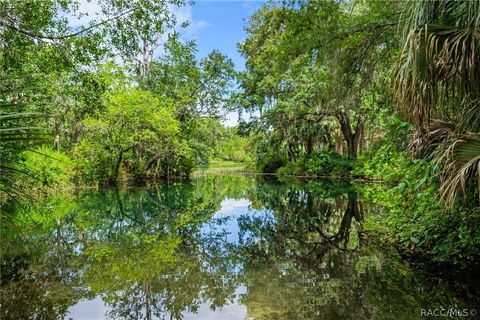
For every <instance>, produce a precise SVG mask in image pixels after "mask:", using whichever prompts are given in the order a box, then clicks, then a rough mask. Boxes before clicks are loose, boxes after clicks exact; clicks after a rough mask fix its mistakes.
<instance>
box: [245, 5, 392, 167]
mask: <svg viewBox="0 0 480 320" xmlns="http://www.w3.org/2000/svg"><path fill="white" fill-rule="evenodd" d="M397 6H398V4H397V3H393V2H388V3H378V2H366V3H354V4H352V3H350V2H343V1H340V2H333V1H332V2H325V1H322V2H303V1H290V2H285V3H283V4H281V5H277V4H271V5H265V6H264V7H262V9H260V10H259V11H258V12H256V13H255V14H254V15H253V16H252V17H251V19H250V21H249V26H248V27H247V33H248V38H247V39H246V40H245V42H243V43H242V44H240V51H241V52H242V54H243V55H244V56H245V57H246V59H247V71H246V72H245V73H244V74H243V78H242V79H243V81H242V86H243V88H244V91H245V99H244V104H245V106H246V107H247V108H249V109H250V110H252V109H257V110H259V111H260V114H264V113H267V112H269V109H278V108H281V109H280V110H279V117H277V118H276V119H277V120H276V121H273V122H270V123H269V125H272V126H273V127H274V128H275V129H278V130H280V131H282V132H283V136H284V137H286V143H287V149H291V146H292V145H299V144H300V145H302V144H304V145H305V147H304V149H305V150H307V153H308V150H311V148H312V147H311V143H312V140H315V138H314V137H315V135H316V131H315V130H312V131H310V132H306V134H307V136H306V139H305V140H304V141H305V142H304V143H302V141H301V140H299V139H298V138H293V137H292V136H291V135H288V136H290V138H287V134H286V132H287V128H289V127H297V128H298V127H308V126H311V125H312V124H311V123H312V122H319V121H322V120H324V119H332V118H333V119H335V121H336V122H337V124H338V125H337V127H336V128H335V129H336V130H338V133H339V134H340V136H341V137H342V140H343V141H342V142H341V144H345V145H346V147H345V148H343V147H340V146H339V148H338V149H339V150H342V149H345V150H346V154H347V155H348V156H349V157H351V158H355V157H356V156H357V154H358V153H359V151H360V149H361V148H362V146H363V145H364V140H365V137H366V136H367V135H368V132H366V131H367V130H366V128H365V124H366V123H368V122H369V121H370V120H368V116H370V114H369V110H368V108H369V106H367V105H365V104H364V103H363V101H364V97H365V96H366V95H368V94H372V93H377V96H378V97H379V100H380V101H382V100H383V102H384V101H388V100H389V98H388V95H386V94H385V92H382V91H381V90H379V89H380V88H382V87H385V86H388V78H387V77H385V74H386V73H387V72H388V69H389V67H390V63H389V62H390V61H392V59H393V58H394V57H395V54H396V51H395V44H396V37H395V26H396V24H397V23H396V16H397V12H398V10H397ZM380 93H381V94H380ZM265 110H267V111H265ZM292 115H294V116H292ZM289 140H290V141H289ZM334 143H335V142H334ZM288 145H290V146H288ZM289 153H292V152H291V151H289ZM290 157H291V158H293V157H292V156H290Z"/></svg>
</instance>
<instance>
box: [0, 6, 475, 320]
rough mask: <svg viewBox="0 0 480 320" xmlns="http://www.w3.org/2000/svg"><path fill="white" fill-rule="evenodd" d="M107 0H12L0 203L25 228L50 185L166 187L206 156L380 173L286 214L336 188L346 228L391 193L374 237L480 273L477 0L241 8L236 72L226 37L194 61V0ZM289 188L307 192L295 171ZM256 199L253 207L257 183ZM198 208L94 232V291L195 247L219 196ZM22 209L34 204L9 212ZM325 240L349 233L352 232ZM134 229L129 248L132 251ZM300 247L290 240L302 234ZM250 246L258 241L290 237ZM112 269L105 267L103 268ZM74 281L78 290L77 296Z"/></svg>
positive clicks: (90, 274) (145, 274)
mask: <svg viewBox="0 0 480 320" xmlns="http://www.w3.org/2000/svg"><path fill="white" fill-rule="evenodd" d="M97 2H98V3H97ZM95 3H96V4H97V5H98V7H99V10H101V12H102V15H101V17H102V16H103V17H109V18H108V19H105V20H102V19H101V18H92V19H93V20H92V21H91V22H90V23H89V24H88V25H81V26H76V27H73V26H71V25H70V24H69V21H68V19H67V18H66V15H69V16H71V17H76V18H81V17H80V16H78V13H76V9H77V7H78V6H79V5H80V2H79V1H76V0H72V1H63V0H45V1H37V0H24V1H1V2H0V38H1V44H0V45H1V49H0V50H1V54H0V66H1V68H0V78H1V82H0V107H1V110H0V161H1V163H0V209H1V211H2V212H1V217H2V219H5V221H8V222H12V221H13V222H15V227H20V229H21V227H23V226H22V224H23V223H25V224H26V225H28V228H27V232H28V231H29V230H31V229H34V228H33V227H32V226H31V224H29V223H28V222H27V220H28V219H26V218H25V217H26V216H28V214H26V213H24V214H20V213H19V212H23V211H22V210H27V209H25V208H27V207H28V206H27V205H25V204H26V203H28V202H32V201H33V199H35V201H38V200H39V199H40V198H42V196H46V195H48V194H49V193H53V192H54V191H62V192H63V193H67V191H77V190H78V189H81V188H83V187H104V186H114V187H118V186H120V185H124V186H126V185H131V186H133V185H137V186H138V185H142V184H149V183H151V182H159V181H160V180H162V179H163V180H169V183H171V181H170V180H172V179H185V180H188V178H191V177H192V173H193V172H194V171H195V173H201V174H203V173H221V172H238V171H245V170H246V169H248V170H251V171H257V172H259V173H274V174H278V175H280V176H284V177H283V178H288V177H286V176H289V175H299V176H307V177H311V178H314V179H316V178H318V177H330V178H335V179H337V178H340V179H341V180H347V179H352V180H353V179H358V180H360V179H362V180H367V181H368V180H375V181H376V182H382V183H381V184H375V185H370V186H366V187H364V188H359V190H357V191H356V192H354V191H355V190H353V189H355V188H353V189H351V190H350V189H349V191H348V192H346V195H345V194H343V197H340V198H339V199H337V197H335V199H329V200H328V201H319V202H318V203H316V204H315V205H314V204H312V203H307V204H305V203H303V202H302V204H301V205H299V206H290V207H288V208H287V209H288V210H289V212H281V210H280V209H278V210H277V211H278V212H280V213H281V214H287V213H289V214H292V215H295V217H298V216H300V217H302V218H305V217H303V216H302V206H303V205H304V204H305V205H308V206H310V207H309V208H310V209H311V208H312V207H315V206H316V207H315V208H316V209H318V210H317V211H318V212H321V213H322V214H323V213H324V212H327V213H331V212H334V211H335V210H337V211H338V208H336V207H335V208H334V207H332V203H333V202H335V201H337V200H338V201H339V202H341V203H342V205H343V204H344V207H345V208H344V209H345V210H346V211H348V212H349V214H348V215H347V218H345V219H346V220H345V222H344V223H345V224H346V225H350V223H351V220H352V217H355V219H356V217H359V219H358V220H360V216H359V211H360V209H359V207H358V206H357V204H358V203H357V196H358V198H359V199H361V200H362V205H363V204H365V205H366V206H369V205H370V206H375V208H379V209H378V215H375V216H370V217H369V218H368V219H367V220H366V221H363V218H362V219H361V220H362V223H364V225H363V227H364V228H365V230H368V231H369V232H370V233H371V234H374V235H376V236H378V237H380V238H381V239H384V240H386V242H390V243H393V244H395V245H396V246H397V247H398V248H400V250H401V252H402V253H404V254H405V255H408V256H409V257H411V258H414V259H416V260H417V261H423V262H426V264H431V265H432V266H436V267H439V266H440V267H444V268H443V269H446V268H450V267H453V268H454V269H455V270H460V271H475V270H477V275H478V267H479V266H480V265H479V264H480V252H479V250H478V248H479V247H480V2H479V1H469V0H460V1H457V0H445V1H427V0H415V1H403V0H402V1H347V0H340V1H300V0H298V1H297V0H292V1H281V2H276V1H272V2H268V3H266V4H264V5H263V6H262V7H261V8H260V9H259V10H257V11H256V12H255V13H254V14H253V15H252V16H251V17H250V18H249V19H248V20H247V21H246V23H245V31H246V38H245V40H244V41H243V42H242V43H240V44H238V49H239V52H240V53H241V54H242V55H243V57H244V58H245V61H246V68H245V70H244V71H242V72H238V71H236V69H235V66H234V65H233V62H232V60H231V59H230V58H228V57H227V56H225V55H224V54H223V53H221V52H219V51H216V50H214V51H212V52H210V53H209V54H207V55H206V56H205V57H203V58H198V57H197V51H198V48H197V44H196V43H195V42H193V41H192V42H188V41H184V40H182V38H181V37H180V33H179V31H178V30H179V29H180V26H178V25H177V24H176V21H175V16H174V14H173V13H172V12H173V11H172V10H171V9H172V8H173V7H176V6H183V5H185V4H186V3H184V1H183V0H166V1H154V0H133V1H132V0H130V1H127V0H101V1H100V0H99V1H95ZM154 53H155V54H154ZM230 112H238V113H239V114H240V115H244V114H248V117H244V118H242V117H239V122H238V124H237V125H236V126H235V127H227V126H225V125H224V123H223V122H222V120H224V119H225V118H226V115H227V114H228V113H230ZM245 118H248V121H247V120H245ZM212 181H213V182H212ZM212 181H210V183H211V185H214V183H215V182H214V180H212ZM314 182H318V181H315V180H314ZM312 186H313V187H312V190H316V191H315V192H322V193H325V192H328V191H326V190H325V188H322V187H318V188H317V189H315V187H314V186H315V183H313V184H312ZM259 187H261V186H259ZM212 188H213V187H212ZM272 189H274V188H272ZM327 189H328V188H327ZM115 190H117V191H118V189H115ZM268 191H271V190H268ZM118 192H120V191H118ZM182 192H183V191H182ZM182 192H180V191H178V192H177V194H176V195H175V197H179V194H181V193H182ZM242 192H243V193H244V194H245V193H248V191H246V190H243V191H238V193H239V194H242ZM262 192H263V191H262ZM312 192H314V191H312ZM291 193H292V194H296V196H297V197H298V198H299V199H303V198H302V197H304V193H302V192H297V190H294V188H293V187H292V190H291ZM168 195H169V196H172V197H174V195H171V194H170V193H168ZM262 195H263V196H265V197H271V199H262V200H261V201H260V202H261V203H262V206H263V207H266V208H267V209H272V208H275V205H283V204H284V203H279V198H280V197H278V195H277V194H271V193H268V192H267V191H265V193H262ZM58 197H59V198H60V196H59V195H58ZM116 197H118V195H116ZM140 198H141V197H140ZM194 199H195V200H192V201H196V200H197V198H194ZM249 199H250V200H251V202H252V204H253V206H255V205H256V200H257V199H255V197H253V196H251V197H250V198H249ZM282 199H283V198H282ZM40 200H41V199H40ZM57 200H58V199H57ZM134 200H135V201H136V202H140V203H143V202H142V200H139V199H134ZM290 200H291V201H292V202H293V201H294V200H292V199H290ZM53 201H54V202H55V200H53ZM58 201H60V200H58ZM178 201H180V200H178ZM198 201H199V202H201V200H198ZM96 202H98V203H101V201H96ZM270 202H271V205H265V203H270ZM300 202H301V201H300ZM118 203H119V205H118V206H117V205H115V206H114V207H115V210H117V211H118V212H120V213H121V214H123V213H124V211H125V210H126V209H125V208H124V206H125V205H126V204H125V203H128V201H124V202H122V201H120V202H118ZM157 204H158V203H157ZM70 205H71V206H75V205H76V204H75V203H73V202H72V203H62V205H61V206H60V209H59V210H66V211H69V210H70V209H71V208H70V207H69V206H70ZM83 205H84V204H83V203H82V206H83ZM85 205H86V206H88V201H86V204H85ZM130 205H135V204H130ZM198 205H199V206H196V205H193V204H191V203H189V204H188V205H187V207H188V208H189V209H188V210H186V213H184V215H180V216H174V217H171V216H169V218H168V219H167V220H168V221H163V220H162V219H163V218H165V217H161V216H155V217H154V218H155V219H158V220H155V219H154V220H149V219H147V218H146V217H134V218H135V219H133V220H138V221H140V222H139V223H138V228H140V229H141V228H144V227H145V228H149V227H151V229H149V230H147V231H145V232H144V230H143V229H142V232H138V230H136V229H133V230H128V231H126V232H125V233H122V234H118V237H114V238H109V236H106V239H103V240H102V241H99V242H98V243H97V242H95V241H92V243H87V244H86V245H87V246H86V247H85V252H86V256H85V257H81V258H82V259H83V260H82V259H80V260H79V261H80V262H78V261H77V263H79V264H82V263H83V264H85V265H88V266H90V267H91V269H89V270H82V272H84V273H85V277H86V278H87V279H86V280H85V279H83V280H85V281H87V282H88V283H89V284H91V283H95V284H96V285H98V287H96V288H94V289H95V290H98V291H99V292H100V291H105V290H107V289H109V288H110V287H111V286H114V285H115V282H119V284H121V283H124V284H125V283H128V282H129V281H133V282H135V283H137V285H138V283H142V281H144V282H145V281H146V279H151V278H152V277H153V274H152V273H150V272H163V270H164V268H165V269H168V268H173V267H175V266H176V265H178V264H181V263H183V262H180V261H181V259H180V258H178V257H177V256H175V254H176V252H177V251H178V250H179V248H181V246H182V244H183V242H182V239H183V238H182V237H181V235H183V234H184V233H186V232H187V231H185V228H184V227H186V226H187V225H189V223H190V222H191V221H192V219H193V220H195V219H197V218H198V217H196V216H195V214H196V210H199V211H202V210H207V209H206V208H205V207H203V205H204V204H203V203H200V204H198ZM46 206H47V207H48V205H46ZM215 206H216V207H218V203H215ZM121 207H122V208H121ZM208 209H211V208H210V207H209V208H208ZM281 209H282V210H283V209H285V208H281ZM357 209H358V210H357ZM98 210H103V211H105V212H111V211H112V210H113V209H112V208H111V207H102V209H98ZM115 210H113V211H115ZM272 210H273V209H272ZM322 210H323V211H322ZM47 211H48V210H47ZM47 211H46V212H47ZM93 211H94V210H93ZM126 211H128V210H126ZM207 211H208V210H207ZM85 212H88V214H93V213H92V211H91V210H85ZM138 212H141V210H139V211H138ZM138 212H137V213H136V214H138V215H141V214H140V213H138ZM172 212H175V214H177V213H178V212H177V211H175V210H173V209H172ZM208 212H209V213H211V212H210V211H208ZM96 213H97V214H98V213H99V212H96ZM120 213H119V214H120ZM197 213H198V212H197ZM280 213H279V215H280ZM307 213H311V212H307ZM17 214H19V215H21V216H22V219H24V220H20V221H17V220H15V219H16V217H17ZM48 214H51V212H49V213H48ZM112 214H113V213H112ZM168 214H169V213H168ZM168 214H167V215H168ZM56 215H57V213H54V217H56ZM58 215H60V216H61V214H58ZM38 216H41V215H40V214H38ZM83 218H85V219H86V221H88V223H85V225H81V224H82V223H83V221H80V222H79V223H80V224H79V225H80V226H81V227H79V228H78V231H79V232H83V231H82V230H83V229H82V228H84V227H85V228H89V227H90V224H91V223H95V222H94V220H95V219H94V218H93V217H83ZM170 218H171V219H170ZM201 218H202V219H203V218H204V216H202V217H201ZM310 218H311V219H312V220H308V221H306V222H305V221H304V222H298V223H299V225H295V223H293V222H292V221H294V220H289V219H291V217H290V216H288V215H286V216H281V219H280V220H282V219H283V220H282V221H285V223H286V225H285V226H277V225H273V226H272V225H266V226H264V225H255V223H256V221H245V223H247V224H248V223H249V224H251V226H250V229H252V230H251V232H260V231H262V230H263V229H265V230H263V231H265V232H270V231H272V230H273V231H272V232H271V233H270V234H268V235H267V236H266V238H265V239H275V241H273V242H274V244H277V242H281V241H283V239H284V238H282V237H283V236H284V234H283V233H282V232H287V233H288V234H290V233H292V234H293V233H300V236H302V234H301V233H302V230H303V231H305V234H310V231H311V230H310V229H309V225H310V224H311V225H315V223H318V221H315V217H310ZM43 219H48V218H45V217H43ZM142 219H143V220H142ZM152 219H153V218H152ZM199 219H200V218H199ZM53 221H54V220H53V218H52V220H49V222H48V223H49V224H53V223H54V222H53ZM195 221H196V220H195ZM155 222H158V223H159V224H158V225H152V224H154V223H155ZM111 223H112V225H114V223H115V222H114V221H113V222H111ZM300 223H305V225H301V224H300ZM143 224H145V225H143ZM107 225H109V223H108V222H105V223H104V224H101V223H100V222H99V225H95V227H98V228H100V229H101V228H104V227H105V228H106V226H107ZM9 227H10V226H9ZM50 227H51V226H50V225H49V228H50ZM255 227H259V229H255ZM260 227H263V229H262V228H260ZM283 227H285V229H282V228H283ZM12 228H13V227H12ZM29 228H31V229H29ZM52 228H53V227H52ZM276 228H277V229H278V230H277V229H276ZM48 230H53V229H48ZM259 230H260V231H259ZM97 231H98V230H97ZM157 231H161V232H158V233H157ZM275 231H278V233H275ZM317 231H318V230H317ZM99 232H100V231H99ZM104 232H107V231H104ZM12 233H14V232H13V231H12ZM52 233H53V231H52ZM39 236H42V237H46V234H43V233H42V234H41V235H39ZM95 236H97V235H96V233H95V232H92V237H95ZM261 236H264V234H263V233H262V234H261V235H259V237H261ZM294 236H295V237H297V236H298V235H295V234H294ZM315 236H317V235H315ZM277 237H278V238H277ZM329 239H330V245H332V246H339V245H340V242H341V241H340V240H342V241H343V240H345V234H333V235H331V237H330V238H329ZM306 240H308V239H304V240H303V242H304V243H307V242H308V241H306ZM337 240H338V241H337ZM16 241H20V240H19V238H18V239H16ZM352 241H353V240H352ZM359 241H360V240H357V242H359ZM17 243H18V242H17ZM345 243H347V244H345ZM345 243H343V244H342V245H346V246H348V244H349V243H348V241H346V242H345ZM123 244H125V245H129V246H130V247H129V248H131V251H130V252H129V255H127V256H124V253H123V252H122V250H123V247H122V245H123ZM291 244H292V243H289V245H291ZM48 245H52V244H51V243H49V244H48ZM289 245H286V246H284V247H282V249H284V251H282V250H279V251H277V252H278V255H279V256H281V257H284V258H288V257H286V256H288V254H289V253H292V254H293V253H295V252H296V253H299V252H300V253H301V251H302V250H306V247H302V246H301V245H299V243H294V244H293V245H292V246H289ZM319 246H320V244H319V245H318V246H315V247H314V248H310V250H320V249H321V248H320V247H319ZM252 247H253V249H255V250H256V251H255V252H257V253H259V254H260V255H264V256H265V255H268V254H270V252H271V251H274V250H277V249H278V248H276V247H275V246H274V248H269V247H268V244H266V246H264V247H262V246H261V245H259V247H258V248H255V245H254V244H252ZM43 249H44V248H43ZM307 249H308V248H307ZM320 253H321V252H320V251H318V257H319V258H323V256H321V254H320ZM25 254H28V251H26V253H25ZM198 254H199V253H198ZM122 257H123V258H124V259H125V260H122ZM376 259H377V258H375V257H373V256H369V257H363V260H362V261H364V264H375V263H376V261H377V260H376ZM119 260H121V261H119ZM132 261H133V262H132ZM136 263H138V264H136ZM193 263H197V264H201V261H194V262H193ZM77 267H78V266H77ZM95 268H97V269H95ZM358 268H360V269H361V268H362V267H361V266H359V267H358ZM150 269H151V270H152V271H150ZM186 269H188V268H186ZM98 270H105V271H106V274H104V277H105V278H97V277H100V275H99V274H98ZM247 271H249V270H247ZM250 271H251V272H254V271H252V270H250ZM2 272H3V271H2ZM123 272H125V273H128V274H124V273H123ZM131 274H137V277H136V278H134V279H133V280H132V279H130V275H131ZM472 275H473V273H472ZM116 276H118V278H116ZM248 280H250V279H248ZM255 280H257V279H255ZM44 285H45V288H43V289H44V290H45V291H48V284H47V283H45V284H44ZM258 285H259V286H260V287H261V286H262V283H261V282H259V284H258ZM138 288H139V287H138V286H137V287H135V288H130V289H131V290H133V291H135V290H137V289H138ZM143 289H145V288H143ZM230 289H232V288H230ZM267 289H268V288H267ZM267 289H265V290H267ZM232 290H233V289H232ZM272 290H273V289H272ZM140 291H141V290H140ZM260 291H261V290H260ZM122 292H123V293H122ZM31 294H32V295H35V292H33V293H31ZM71 294H72V295H71V296H66V298H65V299H68V300H69V301H70V300H71V301H74V300H75V299H77V296H76V294H77V293H71ZM115 294H116V295H122V294H125V295H129V294H130V295H135V294H139V295H140V294H142V293H139V292H129V291H121V290H120V291H119V290H113V291H112V292H109V293H108V294H107V295H108V296H109V298H112V300H115V299H114V298H113V297H112V296H111V295H115ZM117 298H118V297H117ZM222 298H224V297H222ZM377 298H378V297H377ZM286 299H287V298H286ZM120 300H121V299H120ZM71 301H70V302H71ZM115 301H117V300H115ZM45 303H48V301H47V302H45ZM268 303H271V301H269V302H268ZM285 303H286V302H285ZM310 303H311V304H312V305H315V304H316V303H317V301H314V302H313V303H312V302H310ZM219 305H221V304H219ZM286 305H287V303H286ZM121 307H123V308H125V309H126V310H127V309H128V308H129V307H130V306H129V305H122V306H121ZM272 308H273V307H272ZM120 309H121V308H120ZM60 311H62V310H60ZM60 311H59V312H60ZM121 311H122V310H120V311H118V312H119V313H118V314H119V315H121V314H122V313H121ZM258 312H260V311H258ZM285 312H286V311H285ZM60 313H61V312H60ZM312 314H314V313H312ZM115 316H116V315H114V316H113V317H115ZM283 316H285V317H287V318H288V317H289V315H285V314H283V315H282V317H283Z"/></svg>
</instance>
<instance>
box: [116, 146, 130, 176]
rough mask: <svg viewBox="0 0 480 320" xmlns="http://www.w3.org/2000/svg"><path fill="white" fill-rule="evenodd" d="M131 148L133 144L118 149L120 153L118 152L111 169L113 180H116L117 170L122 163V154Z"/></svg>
mask: <svg viewBox="0 0 480 320" xmlns="http://www.w3.org/2000/svg"><path fill="white" fill-rule="evenodd" d="M132 148H133V146H130V147H126V148H124V149H122V150H120V153H119V154H118V157H117V161H116V162H115V168H114V171H113V174H114V178H115V181H118V171H119V169H120V165H121V164H122V160H123V154H124V153H125V152H127V151H128V150H130V149H132Z"/></svg>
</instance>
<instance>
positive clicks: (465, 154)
mask: <svg viewBox="0 0 480 320" xmlns="http://www.w3.org/2000/svg"><path fill="white" fill-rule="evenodd" d="M405 16H406V17H407V20H406V22H405V26H404V30H405V31H404V38H403V42H404V48H403V52H402V55H401V58H400V60H399V61H398V63H397V68H396V74H395V97H396V98H397V100H398V102H399V103H400V106H401V109H402V110H403V111H404V114H405V115H406V117H407V118H408V119H410V120H411V121H412V122H413V123H414V125H415V128H416V138H415V140H414V142H413V147H415V149H416V151H417V152H418V151H419V152H421V153H423V154H424V155H426V156H427V157H430V158H432V157H435V158H436V161H437V162H439V163H441V164H442V165H443V166H444V170H443V172H442V173H441V180H442V185H441V187H440V191H441V195H442V197H443V198H444V199H445V200H447V203H448V204H453V202H454V201H455V199H456V197H457V196H458V194H460V193H461V192H463V193H464V194H465V195H466V194H467V190H472V189H470V187H472V186H473V184H474V183H473V181H472V180H474V179H477V180H478V188H477V193H479V194H480V176H479V174H480V145H479V143H478V141H479V139H480V138H479V137H480V117H479V116H478V115H479V114H480V66H479V65H480V49H479V48H480V3H478V2H476V1H442V2H430V1H416V2H415V3H414V4H413V5H411V4H409V5H408V6H406V8H405ZM475 177H477V178H475Z"/></svg>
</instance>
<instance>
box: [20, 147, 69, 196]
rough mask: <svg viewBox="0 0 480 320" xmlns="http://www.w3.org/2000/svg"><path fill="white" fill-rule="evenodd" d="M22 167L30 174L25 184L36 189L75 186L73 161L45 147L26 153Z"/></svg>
mask: <svg viewBox="0 0 480 320" xmlns="http://www.w3.org/2000/svg"><path fill="white" fill-rule="evenodd" d="M22 158H23V161H22V165H23V166H24V167H25V168H27V170H28V171H29V172H30V174H29V176H28V178H26V180H28V181H24V183H28V184H30V186H35V187H51V188H55V189H67V188H71V187H72V186H73V182H72V177H73V173H74V163H73V161H72V160H71V159H70V158H69V157H68V156H67V155H66V154H65V153H63V152H60V151H55V150H53V149H52V148H51V147H48V146H43V147H39V148H37V149H35V150H34V151H25V152H24V153H23V155H22Z"/></svg>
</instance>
